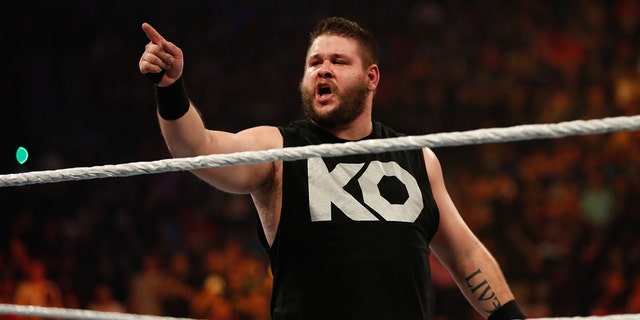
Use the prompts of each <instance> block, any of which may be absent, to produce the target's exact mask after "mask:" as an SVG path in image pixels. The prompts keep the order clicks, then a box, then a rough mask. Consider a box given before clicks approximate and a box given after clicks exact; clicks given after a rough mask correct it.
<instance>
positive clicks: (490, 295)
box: [464, 268, 502, 313]
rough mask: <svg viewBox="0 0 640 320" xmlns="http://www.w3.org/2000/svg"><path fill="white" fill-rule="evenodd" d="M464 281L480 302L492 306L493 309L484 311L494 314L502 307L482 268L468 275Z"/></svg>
mask: <svg viewBox="0 0 640 320" xmlns="http://www.w3.org/2000/svg"><path fill="white" fill-rule="evenodd" d="M464 280H465V281H466V283H467V287H468V288H470V289H471V293H473V294H474V295H475V296H476V299H477V300H478V301H479V302H483V304H484V302H488V303H490V304H491V307H492V308H490V309H486V308H484V307H483V310H484V311H486V312H488V313H492V312H494V311H496V309H498V308H500V307H501V306H502V303H501V302H500V300H498V297H497V296H496V294H495V292H493V290H492V289H491V286H490V285H489V282H488V281H487V279H484V277H483V276H482V271H481V270H480V268H478V269H477V270H476V271H474V272H473V273H472V274H470V275H468V276H467V277H466V278H464Z"/></svg>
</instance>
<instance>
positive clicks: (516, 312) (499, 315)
mask: <svg viewBox="0 0 640 320" xmlns="http://www.w3.org/2000/svg"><path fill="white" fill-rule="evenodd" d="M526 318H527V317H526V316H525V315H524V313H523V312H522V310H520V307H519V306H518V304H517V303H516V301H515V300H511V301H509V302H507V303H505V304H503V305H502V306H501V307H500V308H498V309H497V310H496V311H494V312H493V313H491V315H489V318H488V320H514V319H526Z"/></svg>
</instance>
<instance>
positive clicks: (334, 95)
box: [300, 35, 371, 128]
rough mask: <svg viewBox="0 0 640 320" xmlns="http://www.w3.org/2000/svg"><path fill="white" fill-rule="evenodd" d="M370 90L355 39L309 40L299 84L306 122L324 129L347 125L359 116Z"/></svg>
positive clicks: (321, 37) (330, 38)
mask: <svg viewBox="0 0 640 320" xmlns="http://www.w3.org/2000/svg"><path fill="white" fill-rule="evenodd" d="M370 91H371V90H370V85H369V81H368V78H367V71H366V69H365V67H364V66H363V65H362V58H361V56H360V52H359V46H358V43H357V42H356V41H355V40H353V39H350V38H345V37H339V36H333V35H323V36H319V37H318V38H316V39H315V41H313V43H312V44H311V46H310V47H309V51H308V52H307V59H306V63H305V71H304V75H303V77H302V80H301V81H300V93H301V97H302V108H303V111H304V113H305V115H306V116H307V117H308V118H309V119H311V120H312V121H314V122H315V123H316V124H318V125H320V126H323V127H326V128H335V127H339V126H344V125H347V124H349V123H350V122H352V121H353V120H354V119H356V118H357V117H358V116H359V115H360V114H362V112H363V110H364V108H365V106H366V100H367V97H368V95H369V93H370Z"/></svg>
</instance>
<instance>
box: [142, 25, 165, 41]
mask: <svg viewBox="0 0 640 320" xmlns="http://www.w3.org/2000/svg"><path fill="white" fill-rule="evenodd" d="M142 31H144V34H146V35H147V38H149V40H151V42H153V43H155V44H160V43H161V42H163V41H164V38H163V37H162V36H161V35H160V33H158V31H156V29H154V28H153V27H152V26H151V25H150V24H148V23H146V22H144V23H142Z"/></svg>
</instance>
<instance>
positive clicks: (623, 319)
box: [0, 303, 640, 320]
mask: <svg viewBox="0 0 640 320" xmlns="http://www.w3.org/2000/svg"><path fill="white" fill-rule="evenodd" d="M2 314H11V315H20V316H32V317H33V316H35V317H46V318H55V319H92V320H195V319H190V318H173V317H161V316H151V315H138V314H130V313H118V312H104V311H92V310H81V309H67V308H51V307H39V306H22V305H13V304H1V303H0V315H2ZM535 319H537V320H638V319H640V314H617V315H609V316H589V317H558V318H535ZM214 320H215V319H214ZM532 320H533V319H532Z"/></svg>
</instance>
